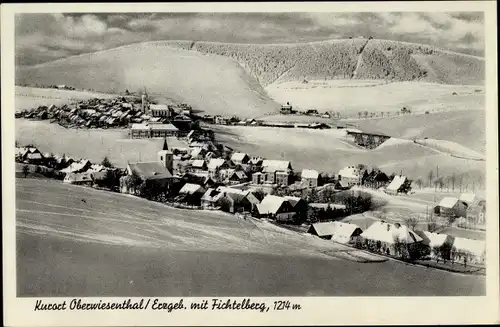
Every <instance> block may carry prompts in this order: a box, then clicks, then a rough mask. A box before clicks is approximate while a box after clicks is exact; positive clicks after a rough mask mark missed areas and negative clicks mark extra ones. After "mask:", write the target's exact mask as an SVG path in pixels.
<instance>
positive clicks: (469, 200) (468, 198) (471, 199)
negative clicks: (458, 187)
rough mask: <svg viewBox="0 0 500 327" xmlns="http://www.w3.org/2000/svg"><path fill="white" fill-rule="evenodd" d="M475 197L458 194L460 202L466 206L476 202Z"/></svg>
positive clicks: (473, 195)
mask: <svg viewBox="0 0 500 327" xmlns="http://www.w3.org/2000/svg"><path fill="white" fill-rule="evenodd" d="M476 199H477V197H476V195H475V194H474V193H462V194H460V198H459V200H460V201H463V202H465V203H467V204H471V203H474V202H475V201H476Z"/></svg>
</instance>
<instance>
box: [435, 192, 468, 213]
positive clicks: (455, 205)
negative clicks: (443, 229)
mask: <svg viewBox="0 0 500 327" xmlns="http://www.w3.org/2000/svg"><path fill="white" fill-rule="evenodd" d="M436 211H437V212H439V214H440V215H441V216H443V217H464V218H467V204H466V203H465V202H463V201H461V200H460V199H459V198H456V197H451V196H447V197H444V198H443V199H442V200H441V201H440V202H439V205H438V206H437V210H436Z"/></svg>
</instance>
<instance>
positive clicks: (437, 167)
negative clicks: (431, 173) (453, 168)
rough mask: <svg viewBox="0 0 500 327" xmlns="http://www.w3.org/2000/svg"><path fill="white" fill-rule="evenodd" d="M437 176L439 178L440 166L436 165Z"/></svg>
mask: <svg viewBox="0 0 500 327" xmlns="http://www.w3.org/2000/svg"><path fill="white" fill-rule="evenodd" d="M436 178H439V166H438V165H436Z"/></svg>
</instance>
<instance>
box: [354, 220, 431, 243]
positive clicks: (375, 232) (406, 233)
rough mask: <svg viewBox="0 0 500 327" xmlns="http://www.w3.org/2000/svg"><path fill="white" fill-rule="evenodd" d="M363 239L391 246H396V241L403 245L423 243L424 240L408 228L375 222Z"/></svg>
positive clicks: (363, 235)
mask: <svg viewBox="0 0 500 327" xmlns="http://www.w3.org/2000/svg"><path fill="white" fill-rule="evenodd" d="M361 236H362V237H364V238H366V239H370V240H375V241H381V242H386V243H389V244H394V243H395V242H396V241H398V240H399V241H400V242H402V243H407V244H411V243H416V242H421V241H422V238H421V237H420V236H418V235H417V234H415V233H414V232H412V231H410V230H409V229H408V227H406V226H399V227H397V226H396V225H393V224H389V223H386V222H382V221H376V222H374V223H373V224H372V225H371V226H370V227H368V229H367V230H365V231H364V232H363V233H362V234H361Z"/></svg>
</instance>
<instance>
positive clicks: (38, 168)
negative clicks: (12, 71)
mask: <svg viewBox="0 0 500 327" xmlns="http://www.w3.org/2000/svg"><path fill="white" fill-rule="evenodd" d="M288 109H290V110H291V106H290V105H289V104H287V105H285V106H283V107H282V111H283V110H285V111H286V110H288ZM314 114H316V113H314ZM325 115H326V113H325ZM19 117H25V118H30V117H32V118H35V117H37V118H38V119H51V120H53V121H57V122H58V123H59V124H61V125H65V126H67V127H78V126H81V127H85V128H97V127H106V128H111V127H117V128H129V132H128V136H129V137H130V138H131V139H137V138H162V139H163V140H164V141H163V147H162V148H161V149H158V152H157V160H156V161H152V162H127V165H126V167H125V168H116V167H115V166H114V164H113V163H111V162H110V161H109V160H108V158H107V157H106V158H103V160H102V162H100V163H92V162H90V161H89V160H87V159H77V158H71V157H69V156H66V155H65V154H52V153H42V152H41V151H40V150H39V149H37V148H36V146H35V145H33V144H28V145H23V146H22V145H20V144H16V162H17V163H16V165H18V169H17V171H18V173H17V174H18V177H27V176H28V175H30V174H31V175H32V176H45V177H49V178H56V179H59V180H61V181H62V182H63V183H67V184H73V185H83V186H89V187H97V188H100V189H105V190H110V191H114V192H120V193H124V194H129V195H133V196H139V197H143V198H146V199H148V200H151V201H157V202H162V203H164V204H166V205H169V206H173V207H177V208H182V209H186V210H221V211H224V212H227V213H230V214H234V215H235V216H236V219H267V220H269V221H270V222H272V223H274V224H276V225H278V226H281V227H283V228H286V229H289V230H293V231H296V232H298V233H307V234H312V235H315V236H317V237H320V238H322V239H325V240H329V241H332V242H337V243H342V244H346V245H349V246H352V247H354V248H357V249H363V250H366V251H369V252H372V253H377V254H379V255H383V256H389V257H391V258H395V259H398V260H404V261H411V262H413V263H417V264H422V265H427V266H429V265H430V266H433V267H435V268H440V269H446V270H451V271H460V272H470V271H471V270H470V269H471V267H473V268H474V267H475V268H477V267H479V268H481V267H484V264H485V261H484V260H485V243H484V240H476V239H469V238H464V237H461V236H453V235H447V234H445V233H440V232H439V231H440V228H439V227H441V229H443V227H449V226H453V227H454V228H455V227H456V228H465V227H464V226H466V227H467V228H472V227H470V226H482V225H484V219H485V218H484V215H485V201H484V200H483V199H480V198H479V197H478V196H476V195H475V194H473V193H470V192H464V193H462V194H461V195H460V196H458V197H454V196H446V197H443V198H442V199H441V200H439V202H438V203H436V205H435V206H433V207H432V208H430V210H429V213H427V214H426V218H425V221H424V222H423V223H424V224H420V225H419V221H418V219H416V218H415V217H406V218H403V220H401V221H391V220H389V219H387V217H380V219H378V220H377V221H375V222H374V223H372V224H371V225H369V226H361V224H360V225H358V224H355V223H353V222H351V221H349V217H352V216H353V215H357V214H363V213H364V212H368V211H370V210H374V209H377V207H378V206H380V204H379V203H378V199H377V195H378V194H380V195H382V194H383V196H385V197H405V196H407V195H408V194H410V193H412V192H413V190H412V187H415V183H414V181H412V180H410V179H408V178H407V177H406V176H404V175H402V174H394V173H392V174H389V175H388V174H386V173H384V172H382V171H381V170H379V169H373V168H372V169H369V167H366V166H365V165H363V164H355V163H353V165H351V166H347V167H345V168H343V169H341V170H340V171H338V172H333V173H320V172H318V171H316V170H313V169H302V170H301V171H295V170H294V168H293V165H292V162H290V161H287V160H275V159H268V158H262V157H258V156H253V155H252V154H249V153H243V152H238V151H236V150H234V149H232V148H229V147H227V146H225V145H224V144H221V143H219V142H217V141H216V139H215V136H214V132H213V131H212V130H210V129H209V128H207V126H208V127H209V126H210V125H209V124H203V123H206V122H207V120H208V121H209V122H212V123H215V124H227V123H228V120H226V119H224V118H222V117H220V116H218V117H198V116H196V115H194V114H193V112H192V109H191V107H190V106H189V105H187V104H181V105H178V106H172V105H163V104H155V103H151V102H150V101H149V99H148V95H147V92H144V93H143V95H142V97H141V98H140V99H139V100H138V99H137V98H133V97H129V98H127V97H122V98H114V99H91V100H87V101H80V102H78V103H76V104H72V105H64V106H62V107H61V108H58V107H56V106H49V107H43V108H38V109H36V110H32V111H23V112H22V113H20V114H19ZM200 121H201V122H202V124H203V125H200ZM233 123H235V124H241V122H240V121H239V120H238V119H236V118H235V119H234V120H233ZM243 123H244V124H248V125H252V124H257V122H256V121H255V120H248V121H243ZM296 127H297V126H296ZM309 128H311V126H309ZM347 133H348V134H350V135H351V136H353V137H354V140H355V141H356V142H357V143H358V144H360V145H363V146H366V147H367V148H373V147H376V146H378V145H379V144H381V143H382V142H384V141H385V140H386V139H387V138H388V137H387V136H385V135H378V134H365V133H360V132H359V131H355V130H354V131H352V130H351V131H347ZM168 137H177V138H181V139H183V140H185V142H186V144H188V147H170V146H169V144H168V141H167V138H168ZM83 200H85V199H82V201H83ZM346 218H347V220H346ZM420 223H421V222H420ZM417 227H418V228H417ZM440 262H441V264H440ZM454 263H460V264H457V265H454ZM467 268H469V270H467ZM477 270H478V269H475V270H474V269H473V270H472V271H477Z"/></svg>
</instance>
